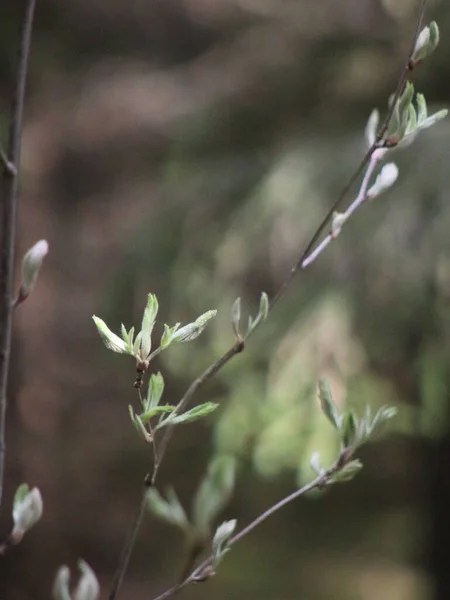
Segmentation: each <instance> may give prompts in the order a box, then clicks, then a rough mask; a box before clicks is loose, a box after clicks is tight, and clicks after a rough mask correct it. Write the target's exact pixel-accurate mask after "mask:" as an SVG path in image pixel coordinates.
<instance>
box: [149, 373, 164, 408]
mask: <svg viewBox="0 0 450 600" xmlns="http://www.w3.org/2000/svg"><path fill="white" fill-rule="evenodd" d="M163 391H164V378H163V376H162V375H161V373H154V374H153V375H152V376H151V377H150V381H149V383H148V392H147V398H146V401H145V402H144V406H145V410H150V409H151V408H154V407H155V406H158V404H159V401H160V400H161V396H162V394H163Z"/></svg>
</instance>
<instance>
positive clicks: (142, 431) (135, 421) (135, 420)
mask: <svg viewBox="0 0 450 600" xmlns="http://www.w3.org/2000/svg"><path fill="white" fill-rule="evenodd" d="M128 412H129V413H130V419H131V423H132V425H133V427H134V428H135V429H136V431H137V432H138V433H139V435H140V436H141V438H142V439H143V440H144V441H146V442H147V443H148V444H151V443H152V442H153V437H152V435H151V434H150V432H149V431H147V429H146V428H145V426H144V423H143V422H142V421H141V418H140V416H139V415H136V414H135V413H134V411H133V407H132V406H131V404H129V405H128Z"/></svg>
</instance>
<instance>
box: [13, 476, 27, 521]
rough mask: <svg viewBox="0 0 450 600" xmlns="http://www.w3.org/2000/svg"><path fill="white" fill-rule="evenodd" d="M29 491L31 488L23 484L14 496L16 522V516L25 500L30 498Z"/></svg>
mask: <svg viewBox="0 0 450 600" xmlns="http://www.w3.org/2000/svg"><path fill="white" fill-rule="evenodd" d="M29 491H30V487H29V485H28V484H27V483H21V484H20V485H19V487H18V488H17V490H16V493H15V494H14V500H13V519H14V521H16V520H17V519H16V517H15V516H14V515H15V513H16V512H17V511H18V510H19V509H20V507H21V506H22V504H23V502H24V500H25V498H26V497H27V496H28V493H29Z"/></svg>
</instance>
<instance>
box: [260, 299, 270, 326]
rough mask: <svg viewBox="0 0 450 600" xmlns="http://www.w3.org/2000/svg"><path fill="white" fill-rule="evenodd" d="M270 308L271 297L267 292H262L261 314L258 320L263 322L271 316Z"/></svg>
mask: <svg viewBox="0 0 450 600" xmlns="http://www.w3.org/2000/svg"><path fill="white" fill-rule="evenodd" d="M269 308H270V303H269V296H268V295H267V294H266V292H261V299H260V301H259V312H258V317H257V318H259V319H260V320H262V321H265V320H266V319H267V316H268V314H269Z"/></svg>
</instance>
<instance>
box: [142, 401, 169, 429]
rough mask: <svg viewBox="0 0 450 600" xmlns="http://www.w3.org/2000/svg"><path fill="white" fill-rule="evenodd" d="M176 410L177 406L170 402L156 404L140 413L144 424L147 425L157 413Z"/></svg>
mask: <svg viewBox="0 0 450 600" xmlns="http://www.w3.org/2000/svg"><path fill="white" fill-rule="evenodd" d="M174 410H175V406H172V405H170V404H166V405H165V406H154V407H153V408H150V409H149V410H147V411H146V412H144V413H142V414H141V415H139V419H140V420H141V422H142V423H143V424H144V425H146V424H147V423H148V422H149V421H150V419H151V418H152V417H154V416H156V415H162V414H165V413H171V412H173V411H174Z"/></svg>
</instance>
